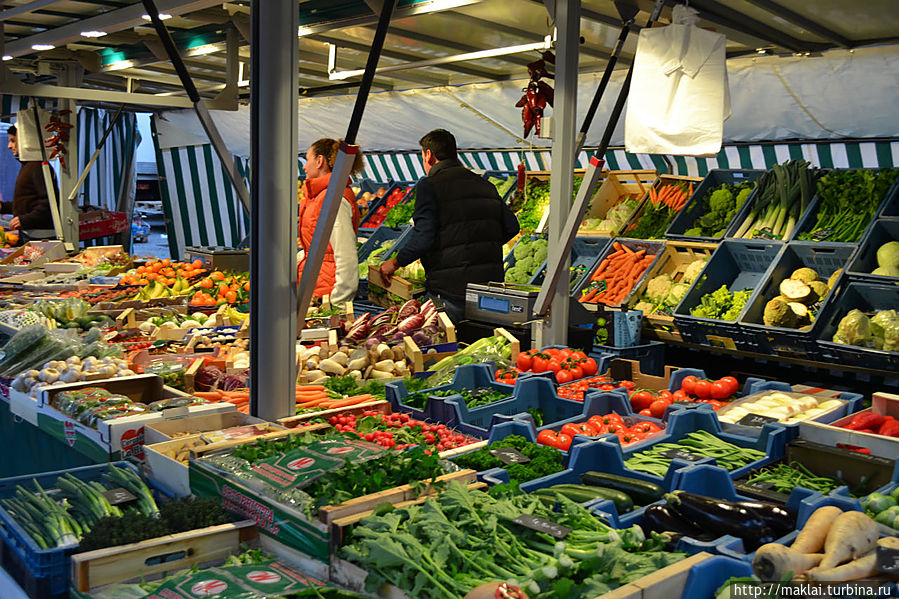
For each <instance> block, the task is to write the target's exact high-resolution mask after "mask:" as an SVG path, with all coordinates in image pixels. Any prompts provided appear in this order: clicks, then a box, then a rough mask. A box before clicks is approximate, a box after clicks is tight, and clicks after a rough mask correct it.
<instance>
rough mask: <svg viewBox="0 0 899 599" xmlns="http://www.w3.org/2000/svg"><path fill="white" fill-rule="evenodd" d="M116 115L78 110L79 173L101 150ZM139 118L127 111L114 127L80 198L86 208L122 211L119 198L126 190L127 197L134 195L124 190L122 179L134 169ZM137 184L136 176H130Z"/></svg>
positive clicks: (92, 110) (80, 193)
mask: <svg viewBox="0 0 899 599" xmlns="http://www.w3.org/2000/svg"><path fill="white" fill-rule="evenodd" d="M113 116H115V113H114V112H107V111H106V110H96V109H93V108H79V109H78V125H77V128H76V131H77V134H78V172H79V173H81V172H82V171H83V170H84V167H85V166H86V165H87V162H88V160H90V158H91V156H92V155H93V153H94V152H95V151H96V149H97V144H99V143H100V139H101V138H102V137H103V133H104V132H105V131H106V128H107V127H108V126H109V123H110V121H111V120H112V117H113ZM138 143H139V140H138V133H137V115H135V114H134V113H133V112H123V113H122V114H121V115H120V116H119V119H118V121H116V123H115V125H114V126H113V129H112V131H111V132H110V134H109V137H108V138H107V139H106V143H105V144H104V146H103V149H102V150H100V155H99V156H98V157H97V161H96V163H94V165H93V167H92V168H91V170H90V171H88V174H87V178H86V179H85V181H84V185H82V187H81V191H80V192H79V197H80V198H81V201H80V202H79V204H81V205H82V206H85V205H91V206H99V207H102V208H108V209H109V210H121V209H123V208H125V207H126V206H125V205H124V204H123V203H122V201H121V200H120V198H119V194H120V192H122V191H124V194H123V195H124V196H125V197H131V196H132V195H133V188H132V189H130V190H122V189H121V186H122V179H123V178H125V175H126V174H127V173H129V172H130V171H133V169H134V152H135V151H136V150H137V144H138ZM130 181H131V184H132V185H134V177H130Z"/></svg>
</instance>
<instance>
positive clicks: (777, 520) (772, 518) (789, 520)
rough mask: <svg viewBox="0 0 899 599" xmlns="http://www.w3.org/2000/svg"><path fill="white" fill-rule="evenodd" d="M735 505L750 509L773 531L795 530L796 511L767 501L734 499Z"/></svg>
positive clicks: (783, 533)
mask: <svg viewBox="0 0 899 599" xmlns="http://www.w3.org/2000/svg"><path fill="white" fill-rule="evenodd" d="M734 503H735V504H736V505H739V506H741V507H745V508H747V509H750V510H752V511H753V512H755V513H756V514H758V515H759V517H761V519H762V520H764V521H765V524H767V525H768V527H769V528H771V529H772V530H773V531H774V532H775V533H778V534H779V535H780V536H784V535H787V534H789V533H791V532H793V531H794V530H796V512H795V511H794V510H791V509H789V508H787V507H784V506H782V505H777V504H776V503H771V502H768V501H735V502H734Z"/></svg>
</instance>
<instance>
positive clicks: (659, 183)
mask: <svg viewBox="0 0 899 599" xmlns="http://www.w3.org/2000/svg"><path fill="white" fill-rule="evenodd" d="M682 182H686V183H687V184H691V183H692V184H693V187H694V188H696V187H697V186H698V185H699V184H700V183H702V177H685V176H683V175H659V178H658V179H657V180H656V182H655V183H653V185H652V189H655V190H656V191H658V190H659V189H661V188H662V187H664V186H666V185H672V184H677V183H682ZM691 197H692V194H688V195H687V201H689V200H690V198H691ZM650 204H651V200H650V199H649V189H647V190H646V195H644V196H643V198H642V202H641V203H640V207H639V208H637V210H636V212H634V215H633V216H631V219H630V220H629V221H628V222H627V224H626V225H624V229H623V231H624V232H623V233H622V234H621V236H622V237H627V236H628V235H627V233H628V231H630V230H631V229H633V228H634V227H636V226H637V223H638V222H639V221H640V218H642V217H643V213H644V212H646V208H647V207H648V206H649V205H650ZM684 207H686V203H685V204H684ZM676 216H677V214H675V215H674V217H672V218H671V221H673V220H674V218H675V217H676ZM671 221H668V224H669V225H670V224H671ZM664 238H665V231H662V234H661V235H660V236H659V237H655V238H653V239H664Z"/></svg>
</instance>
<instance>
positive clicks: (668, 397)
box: [659, 389, 674, 401]
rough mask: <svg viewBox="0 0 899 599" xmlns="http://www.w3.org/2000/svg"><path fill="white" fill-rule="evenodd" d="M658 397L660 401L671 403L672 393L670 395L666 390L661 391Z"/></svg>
mask: <svg viewBox="0 0 899 599" xmlns="http://www.w3.org/2000/svg"><path fill="white" fill-rule="evenodd" d="M659 397H661V398H662V399H671V400H672V401H673V400H674V393H672V392H671V391H669V390H668V389H662V391H661V392H660V393H659Z"/></svg>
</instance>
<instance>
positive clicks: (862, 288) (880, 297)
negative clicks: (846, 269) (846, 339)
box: [818, 281, 899, 372]
mask: <svg viewBox="0 0 899 599" xmlns="http://www.w3.org/2000/svg"><path fill="white" fill-rule="evenodd" d="M897 308H899V286H896V285H878V284H874V283H863V282H851V281H850V282H848V283H844V284H842V285H841V290H840V292H839V295H838V296H837V298H836V299H835V300H833V301H831V302H830V304H829V305H828V306H827V307H826V309H825V310H824V311H823V312H822V313H821V314H820V315H819V316H818V318H820V319H821V321H822V326H821V329H820V334H819V336H818V347H819V348H820V351H821V354H822V357H823V358H824V359H825V360H826V361H831V362H835V363H838V364H845V365H848V366H857V367H860V368H868V369H872V370H883V371H890V372H896V371H899V351H886V350H882V349H875V348H868V347H861V346H858V345H848V344H844V343H836V342H835V341H833V338H834V335H835V334H836V332H837V330H838V328H839V326H840V321H841V320H842V319H843V318H844V317H845V316H846V315H847V314H848V313H849V311H850V310H853V309H858V310H861V311H862V312H865V313H867V314H872V313H874V312H876V311H879V310H896V309H897Z"/></svg>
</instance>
